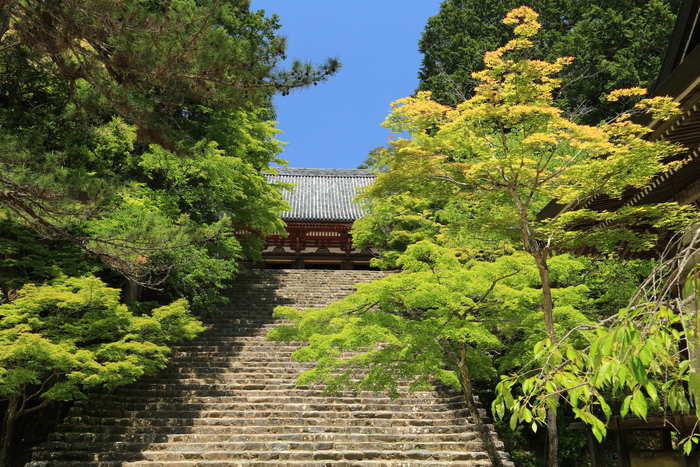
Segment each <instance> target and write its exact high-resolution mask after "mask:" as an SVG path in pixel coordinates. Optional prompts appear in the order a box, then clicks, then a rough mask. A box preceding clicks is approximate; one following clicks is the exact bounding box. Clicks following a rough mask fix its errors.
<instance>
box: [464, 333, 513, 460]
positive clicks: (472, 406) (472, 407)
mask: <svg viewBox="0 0 700 467" xmlns="http://www.w3.org/2000/svg"><path fill="white" fill-rule="evenodd" d="M458 345H459V362H458V363H457V366H458V367H459V372H460V375H461V379H462V390H463V392H464V400H465V401H466V403H467V408H468V409H469V413H470V414H471V415H472V420H474V425H476V430H477V432H478V433H479V436H480V437H481V441H482V442H483V443H484V448H485V449H486V452H487V454H488V455H489V459H490V460H491V464H493V466H494V467H503V462H502V461H501V456H499V454H498V449H496V444H495V443H494V442H493V438H492V437H491V432H490V431H489V429H488V427H487V426H486V425H485V424H484V422H483V420H481V415H479V409H477V407H476V402H475V401H474V394H473V393H472V380H471V376H470V375H469V368H468V367H467V345H466V344H465V343H464V342H460V343H459V344H458Z"/></svg>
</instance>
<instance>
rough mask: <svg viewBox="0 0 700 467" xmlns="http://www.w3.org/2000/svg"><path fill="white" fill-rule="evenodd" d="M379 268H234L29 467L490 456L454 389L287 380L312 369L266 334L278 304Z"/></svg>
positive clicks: (364, 462) (311, 303)
mask: <svg viewBox="0 0 700 467" xmlns="http://www.w3.org/2000/svg"><path fill="white" fill-rule="evenodd" d="M345 273H352V274H345ZM385 275H386V273H379V274H364V272H363V273H360V272H357V271H268V272H260V271H252V272H249V273H246V274H244V275H242V276H240V277H239V281H238V284H237V285H236V286H235V287H234V289H235V290H234V289H232V290H231V291H230V293H229V296H230V297H231V303H230V304H228V305H227V306H225V307H223V308H222V313H221V314H213V315H209V316H207V317H206V318H205V320H204V321H205V323H206V325H207V326H208V329H207V330H206V331H205V332H204V333H202V334H201V335H200V336H199V337H198V338H197V339H195V340H193V341H191V342H185V343H180V344H177V345H175V346H173V350H172V352H171V356H170V363H169V364H168V366H167V368H166V369H164V370H163V371H162V372H161V373H159V374H158V375H155V376H151V377H147V378H143V379H142V380H141V381H139V382H137V383H135V384H132V385H129V386H124V387H120V388H117V389H115V390H113V391H104V390H103V391H96V393H95V394H94V396H93V397H92V398H91V399H90V400H86V401H77V402H76V403H75V404H74V406H73V407H72V408H71V410H70V411H69V414H68V416H67V417H66V418H65V419H64V422H63V423H62V424H61V425H59V427H58V429H57V431H56V432H55V433H54V434H53V435H52V436H51V439H50V441H49V442H47V443H45V444H43V445H42V446H41V447H40V448H38V449H37V450H35V452H34V460H33V462H31V463H29V464H28V465H27V467H223V466H226V467H230V466H234V467H236V466H238V467H255V466H258V467H263V466H287V467H321V466H324V467H350V466H353V467H429V466H430V467H441V466H451V467H467V466H469V467H486V466H490V465H491V464H490V462H489V461H488V458H487V456H486V454H485V452H484V449H483V447H482V443H481V439H480V437H479V436H478V434H477V433H476V431H475V427H474V426H473V425H472V424H471V421H470V413H469V411H468V410H466V408H465V406H464V400H463V396H462V395H461V393H460V392H458V391H454V390H452V389H449V388H444V387H438V388H436V390H435V391H418V392H415V393H407V394H405V397H402V398H399V399H391V398H388V397H386V395H384V394H376V393H372V392H369V391H343V392H340V393H337V394H331V395H329V394H326V393H325V391H324V389H325V388H324V387H323V386H321V385H317V384H310V385H304V386H297V385H295V384H294V383H295V381H296V379H297V377H298V376H299V375H300V374H301V373H302V372H303V371H305V370H308V369H310V368H312V367H313V364H312V363H299V362H294V361H293V360H291V354H292V353H293V352H294V351H296V350H298V349H299V348H300V345H299V344H297V343H278V342H269V341H267V339H266V337H265V336H266V334H267V333H268V332H269V331H270V330H271V329H273V328H274V327H276V326H279V325H281V324H289V322H288V321H286V320H284V319H280V318H272V316H271V314H272V310H273V309H274V307H275V306H277V305H281V304H282V305H289V306H293V307H295V308H297V309H304V308H307V307H320V306H325V305H327V304H329V303H331V302H332V301H335V300H336V299H340V298H342V297H344V296H345V295H347V294H348V293H351V292H352V290H353V287H352V286H353V284H354V283H355V282H359V281H363V280H364V281H367V280H370V279H372V278H380V277H383V276H385ZM345 355H347V356H348V357H349V356H351V355H352V353H347V354H345ZM406 386H407V385H406V384H405V383H404V384H402V385H401V388H400V389H401V390H402V392H405V390H406ZM480 411H483V409H480ZM483 415H485V411H483ZM494 436H495V435H494ZM496 443H497V446H498V448H499V449H502V443H501V442H500V441H498V440H497V439H496ZM504 456H505V454H504ZM505 465H507V466H510V467H512V465H513V464H512V463H511V462H509V461H506V462H505Z"/></svg>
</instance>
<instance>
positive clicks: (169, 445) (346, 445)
mask: <svg viewBox="0 0 700 467" xmlns="http://www.w3.org/2000/svg"><path fill="white" fill-rule="evenodd" d="M86 448H90V449H91V450H92V451H94V452H104V453H107V452H112V451H119V452H129V453H146V452H152V453H158V452H165V451H168V452H177V453H183V452H187V453H203V454H205V455H206V454H208V453H211V452H226V453H231V455H232V458H233V456H236V457H239V456H240V457H248V456H249V453H254V454H256V455H260V453H263V452H269V451H272V452H277V451H362V452H367V451H415V450H426V451H428V450H429V451H433V452H449V451H451V452H457V451H463V452H464V451H467V452H478V451H481V450H482V448H483V447H482V444H481V441H478V440H475V441H457V442H449V441H447V442H446V441H442V442H441V441H435V440H432V439H429V440H425V439H424V440H423V441H394V442H384V441H354V440H352V441H346V442H344V441H339V440H337V439H334V440H318V441H289V440H270V441H265V440H258V439H255V440H250V441H211V440H205V441H204V442H201V443H195V442H177V443H176V442H165V443H137V442H133V441H132V442H99V441H98V442H91V443H88V442H84V441H77V442H66V441H53V442H47V443H45V444H44V445H43V446H42V447H41V451H39V452H42V454H38V455H37V456H35V459H37V460H40V459H43V458H47V457H50V456H51V453H52V452H59V451H64V452H70V451H79V450H85V449H86ZM244 453H245V454H244ZM156 457H157V456H155V455H154V456H152V457H150V458H149V460H157V459H156ZM161 459H163V457H161Z"/></svg>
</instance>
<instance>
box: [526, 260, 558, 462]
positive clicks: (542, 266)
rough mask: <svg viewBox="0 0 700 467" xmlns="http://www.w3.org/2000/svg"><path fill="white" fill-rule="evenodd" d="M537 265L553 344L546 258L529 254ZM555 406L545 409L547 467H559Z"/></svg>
mask: <svg viewBox="0 0 700 467" xmlns="http://www.w3.org/2000/svg"><path fill="white" fill-rule="evenodd" d="M531 254H532V256H533V257H534V258H535V262H536V263H537V270H538V271H539V273H540V281H541V282H542V297H543V300H542V308H543V311H544V327H545V329H546V331H547V337H548V338H549V340H550V341H551V342H552V344H554V343H555V342H556V336H555V334H554V313H553V310H554V302H553V301H552V287H551V286H550V283H549V268H548V267H547V258H546V257H545V256H544V254H543V253H542V251H541V250H537V251H536V252H534V253H531ZM553 397H554V398H555V402H556V403H558V402H559V396H553ZM556 406H557V404H554V407H550V408H548V409H547V441H548V448H549V449H548V454H547V465H548V467H558V466H559V432H558V430H557V407H556Z"/></svg>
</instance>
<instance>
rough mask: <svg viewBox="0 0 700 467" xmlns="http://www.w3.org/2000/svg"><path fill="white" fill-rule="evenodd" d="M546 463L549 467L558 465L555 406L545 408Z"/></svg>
mask: <svg viewBox="0 0 700 467" xmlns="http://www.w3.org/2000/svg"><path fill="white" fill-rule="evenodd" d="M557 399H558V397H557ZM547 441H548V447H549V449H548V452H547V465H548V466H549V467H558V466H559V432H558V431H557V408H556V407H550V408H548V409H547Z"/></svg>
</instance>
